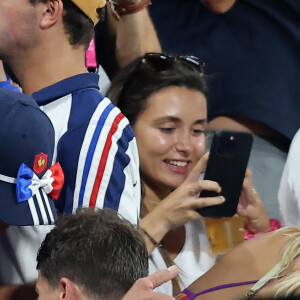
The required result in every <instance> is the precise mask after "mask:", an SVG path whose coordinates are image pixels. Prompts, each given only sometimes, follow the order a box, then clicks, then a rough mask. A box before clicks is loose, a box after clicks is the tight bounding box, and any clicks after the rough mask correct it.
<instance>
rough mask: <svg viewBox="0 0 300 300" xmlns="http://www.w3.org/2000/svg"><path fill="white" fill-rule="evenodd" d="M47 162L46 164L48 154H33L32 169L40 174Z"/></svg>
mask: <svg viewBox="0 0 300 300" xmlns="http://www.w3.org/2000/svg"><path fill="white" fill-rule="evenodd" d="M47 164H48V155H47V154H45V153H43V152H42V153H40V154H38V155H36V156H35V159H34V162H33V171H34V172H35V173H36V174H41V173H43V172H44V171H45V170H46V167H47Z"/></svg>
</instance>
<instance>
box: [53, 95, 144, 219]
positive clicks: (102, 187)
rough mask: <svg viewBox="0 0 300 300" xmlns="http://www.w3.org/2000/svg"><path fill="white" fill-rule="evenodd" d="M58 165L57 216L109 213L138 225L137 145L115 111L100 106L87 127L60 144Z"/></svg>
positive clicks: (102, 103) (68, 136) (121, 116)
mask: <svg viewBox="0 0 300 300" xmlns="http://www.w3.org/2000/svg"><path fill="white" fill-rule="evenodd" d="M57 160H58V161H59V162H60V164H61V166H62V168H63V170H64V173H65V186H64V188H63V191H62V196H61V198H60V199H59V203H58V205H57V206H58V209H59V210H60V211H61V212H63V213H65V214H70V213H73V212H74V211H76V209H77V208H78V207H81V206H83V207H92V208H95V207H96V208H103V207H109V208H112V209H114V210H117V211H118V212H119V214H120V215H121V216H122V217H124V218H126V219H127V220H129V221H130V222H132V223H134V224H136V223H137V220H138V218H139V212H140V198H141V195H140V177H139V159H138V152H137V145H136V140H135V136H134V133H133V131H132V129H131V127H130V125H129V122H128V120H127V119H126V118H125V117H124V115H123V114H122V113H121V112H120V110H119V109H118V108H116V107H115V106H114V105H112V104H111V103H110V102H107V103H106V101H102V102H101V104H100V105H99V107H98V108H97V109H96V110H95V112H94V115H93V117H92V118H91V120H90V122H89V124H88V125H87V126H86V127H85V126H82V127H80V128H77V129H76V130H73V131H68V132H67V133H66V134H65V135H64V136H63V137H62V138H61V140H60V142H59V145H58V151H57Z"/></svg>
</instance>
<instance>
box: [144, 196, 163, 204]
mask: <svg viewBox="0 0 300 300" xmlns="http://www.w3.org/2000/svg"><path fill="white" fill-rule="evenodd" d="M143 200H145V201H147V202H149V203H151V204H153V205H157V204H159V202H160V201H154V200H152V199H150V198H147V197H144V198H143Z"/></svg>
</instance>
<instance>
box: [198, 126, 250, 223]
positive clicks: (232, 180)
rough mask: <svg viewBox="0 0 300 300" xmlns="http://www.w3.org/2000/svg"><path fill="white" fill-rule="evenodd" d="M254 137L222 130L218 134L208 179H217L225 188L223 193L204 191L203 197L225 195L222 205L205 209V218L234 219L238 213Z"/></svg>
mask: <svg viewBox="0 0 300 300" xmlns="http://www.w3.org/2000/svg"><path fill="white" fill-rule="evenodd" d="M252 142H253V137H252V135H251V134H250V133H248V132H240V131H228V130H219V131H216V132H215V133H214V136H213V139H212V144H211V149H210V156H209V159H208V162H207V166H206V170H205V174H204V180H213V181H216V182H218V183H219V185H220V186H221V188H222V191H221V193H220V194H218V193H215V192H210V191H202V192H201V194H200V197H214V196H217V195H223V196H224V197H225V202H224V203H222V204H221V205H214V206H209V207H203V208H201V209H199V210H198V212H199V213H200V214H201V215H202V216H204V217H211V218H219V217H232V216H233V215H234V214H235V213H236V209H237V205H238V202H239V197H240V194H241V190H242V185H243V180H244V177H245V172H246V168H247V164H248V159H249V155H250V150H251V146H252Z"/></svg>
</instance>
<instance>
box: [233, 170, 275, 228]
mask: <svg viewBox="0 0 300 300" xmlns="http://www.w3.org/2000/svg"><path fill="white" fill-rule="evenodd" d="M237 213H238V215H240V216H242V217H244V218H245V227H246V228H247V229H248V230H249V231H250V232H252V233H259V232H265V231H267V230H269V229H270V220H269V217H268V214H267V212H266V210H265V208H264V206H263V204H262V202H261V199H260V196H259V194H258V192H257V191H256V189H255V187H254V186H253V183H252V172H251V171H250V170H249V169H247V170H246V174H245V178H244V182H243V188H242V193H241V197H240V202H239V205H238V209H237Z"/></svg>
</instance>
